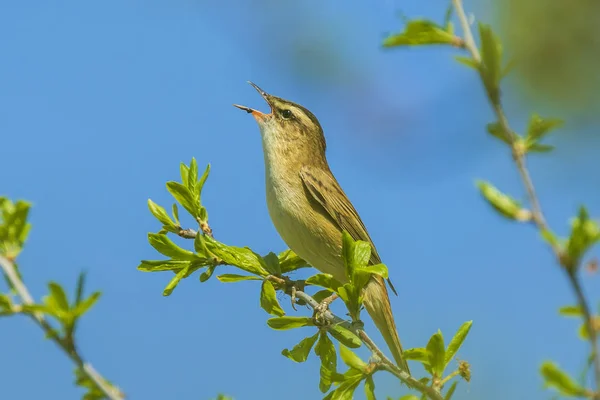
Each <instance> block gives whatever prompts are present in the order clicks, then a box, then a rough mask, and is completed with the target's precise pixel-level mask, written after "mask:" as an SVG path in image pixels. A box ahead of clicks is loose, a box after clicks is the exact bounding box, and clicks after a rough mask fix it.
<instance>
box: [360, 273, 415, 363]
mask: <svg viewBox="0 0 600 400" xmlns="http://www.w3.org/2000/svg"><path fill="white" fill-rule="evenodd" d="M364 305H365V308H366V309H367V312H368V313H369V315H370V316H371V318H372V319H373V322H374V323H375V326H376V327H377V329H378V330H379V332H381V335H382V336H383V339H384V340H385V342H386V343H387V345H388V347H389V349H390V351H391V352H392V355H393V356H394V360H395V361H396V364H397V365H398V366H399V367H400V368H401V369H403V370H404V371H406V372H408V373H410V370H409V369H408V364H407V363H406V360H405V359H404V357H403V355H402V345H401V344H400V338H399V337H398V331H397V330H396V323H395V322H394V315H393V314H392V306H391V304H390V298H389V297H388V292H387V289H386V287H385V282H384V281H383V279H381V278H380V277H378V276H373V278H371V280H370V281H369V283H368V284H367V286H366V287H365V291H364Z"/></svg>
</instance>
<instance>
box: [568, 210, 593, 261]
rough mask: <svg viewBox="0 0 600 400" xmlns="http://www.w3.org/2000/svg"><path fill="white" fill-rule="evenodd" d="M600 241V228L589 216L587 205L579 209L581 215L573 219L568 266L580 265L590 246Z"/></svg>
mask: <svg viewBox="0 0 600 400" xmlns="http://www.w3.org/2000/svg"><path fill="white" fill-rule="evenodd" d="M598 241H600V228H599V227H598V224H597V223H596V222H594V221H593V220H591V219H590V218H589V215H588V212H587V210H586V209H585V207H581V208H580V209H579V215H578V216H577V218H575V219H574V220H573V223H572V227H571V235H570V237H569V240H568V242H567V256H568V258H567V268H568V269H574V268H575V267H577V266H579V264H580V263H581V259H582V258H583V256H584V254H585V253H586V252H587V251H588V250H589V248H590V247H591V246H592V245H594V244H595V243H597V242H598Z"/></svg>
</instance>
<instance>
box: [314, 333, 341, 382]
mask: <svg viewBox="0 0 600 400" xmlns="http://www.w3.org/2000/svg"><path fill="white" fill-rule="evenodd" d="M315 354H316V355H317V356H319V357H320V358H321V369H320V381H319V390H320V391H321V393H325V392H327V391H328V390H329V388H330V387H331V383H332V377H333V375H335V374H336V369H337V357H336V354H335V346H334V345H333V342H332V341H331V340H330V339H329V337H328V336H327V333H326V332H324V331H321V332H320V334H319V341H318V342H317V345H316V346H315Z"/></svg>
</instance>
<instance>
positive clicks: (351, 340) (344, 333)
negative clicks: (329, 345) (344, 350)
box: [329, 325, 362, 349]
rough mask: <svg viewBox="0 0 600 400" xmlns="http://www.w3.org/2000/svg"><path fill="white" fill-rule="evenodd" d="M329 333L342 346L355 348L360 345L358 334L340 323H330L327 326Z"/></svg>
mask: <svg viewBox="0 0 600 400" xmlns="http://www.w3.org/2000/svg"><path fill="white" fill-rule="evenodd" d="M329 333H330V334H331V336H333V337H334V338H336V339H337V340H338V341H339V342H340V343H341V344H343V345H344V346H347V347H350V348H353V349H356V348H359V347H360V346H361V345H362V342H361V340H360V339H359V337H358V336H356V335H355V334H354V333H352V332H351V331H349V330H348V329H346V328H344V327H343V326H341V325H332V326H331V327H330V328H329Z"/></svg>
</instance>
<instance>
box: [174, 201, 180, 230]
mask: <svg viewBox="0 0 600 400" xmlns="http://www.w3.org/2000/svg"><path fill="white" fill-rule="evenodd" d="M173 219H174V220H175V225H177V226H179V225H180V222H179V208H177V203H173Z"/></svg>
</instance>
